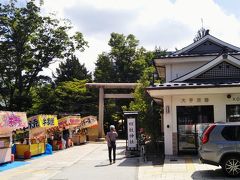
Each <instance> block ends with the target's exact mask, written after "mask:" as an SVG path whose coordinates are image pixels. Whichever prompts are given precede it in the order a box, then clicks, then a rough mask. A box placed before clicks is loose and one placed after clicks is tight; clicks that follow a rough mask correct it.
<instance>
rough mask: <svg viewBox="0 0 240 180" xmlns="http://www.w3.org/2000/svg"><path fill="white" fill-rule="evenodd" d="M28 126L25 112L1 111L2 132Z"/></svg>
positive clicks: (0, 128)
mask: <svg viewBox="0 0 240 180" xmlns="http://www.w3.org/2000/svg"><path fill="white" fill-rule="evenodd" d="M25 127H28V121H27V115H26V113H25V112H10V111H0V133H1V132H3V131H5V132H6V131H8V130H16V129H21V128H25Z"/></svg>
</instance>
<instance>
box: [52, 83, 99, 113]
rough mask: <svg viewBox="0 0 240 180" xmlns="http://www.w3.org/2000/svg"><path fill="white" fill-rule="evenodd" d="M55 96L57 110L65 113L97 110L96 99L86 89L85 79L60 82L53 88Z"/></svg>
mask: <svg viewBox="0 0 240 180" xmlns="http://www.w3.org/2000/svg"><path fill="white" fill-rule="evenodd" d="M55 95H56V96H57V111H58V112H67V113H80V114H84V115H88V114H91V113H92V112H93V110H95V113H94V114H96V112H97V110H96V108H97V106H96V99H94V96H93V95H92V93H91V91H90V90H88V89H86V80H77V79H74V80H73V81H66V82H61V83H59V85H58V86H57V87H56V89H55Z"/></svg>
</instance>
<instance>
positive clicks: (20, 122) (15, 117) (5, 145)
mask: <svg viewBox="0 0 240 180" xmlns="http://www.w3.org/2000/svg"><path fill="white" fill-rule="evenodd" d="M27 126H28V123H27V116H26V113H24V112H9V111H0V164H1V163H5V162H10V161H11V160H13V159H12V152H11V147H12V131H14V130H16V129H20V128H25V127H27Z"/></svg>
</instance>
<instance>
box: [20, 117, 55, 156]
mask: <svg viewBox="0 0 240 180" xmlns="http://www.w3.org/2000/svg"><path fill="white" fill-rule="evenodd" d="M57 125H58V121H57V116H55V115H36V116H33V117H30V118H28V127H29V138H26V139H25V140H24V142H23V143H22V144H17V145H16V156H17V157H18V158H31V156H35V155H39V154H43V153H45V150H46V142H47V128H51V127H54V126H57Z"/></svg>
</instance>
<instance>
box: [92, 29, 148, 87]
mask: <svg viewBox="0 0 240 180" xmlns="http://www.w3.org/2000/svg"><path fill="white" fill-rule="evenodd" d="M108 45H109V46H110V48H111V50H110V52H109V53H102V54H100V55H99V56H98V59H97V62H96V68H95V72H94V77H95V81H96V82H115V83H121V82H136V81H137V80H138V79H139V78H140V76H139V72H140V71H139V69H138V68H139V67H140V66H139V63H140V61H141V52H143V51H145V50H144V49H143V48H142V49H141V48H139V47H138V45H139V41H138V40H137V39H136V37H135V36H134V35H132V34H130V35H127V36H125V35H123V34H118V33H112V34H111V37H110V40H109V42H108ZM136 72H137V74H136Z"/></svg>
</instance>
